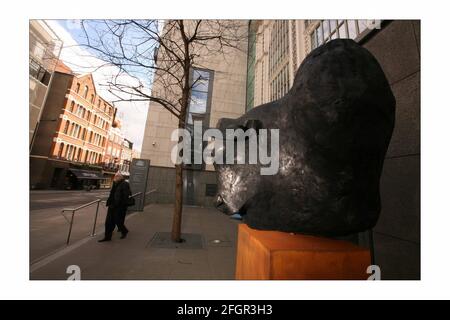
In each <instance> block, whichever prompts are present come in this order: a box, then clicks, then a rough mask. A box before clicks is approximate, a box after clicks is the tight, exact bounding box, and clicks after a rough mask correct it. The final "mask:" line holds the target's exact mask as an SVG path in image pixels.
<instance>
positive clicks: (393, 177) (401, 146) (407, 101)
mask: <svg viewBox="0 0 450 320" xmlns="http://www.w3.org/2000/svg"><path fill="white" fill-rule="evenodd" d="M363 46H364V47H366V48H367V49H369V50H370V51H371V52H372V54H374V55H375V57H376V58H377V60H378V61H379V63H380V64H381V67H382V68H383V70H384V72H385V73H386V76H387V78H388V81H389V83H390V85H391V88H392V91H393V92H394V95H395V98H396V100H397V110H396V124H395V129H394V134H393V137H392V140H391V143H390V146H389V149H388V152H387V155H386V159H385V163H384V169H383V175H382V178H381V198H382V212H381V215H380V219H379V221H378V224H377V226H376V227H375V229H374V244H375V259H376V263H377V264H378V265H380V267H381V272H382V278H383V279H419V278H420V21H409V20H403V21H393V22H390V23H389V24H387V25H386V26H383V28H382V29H381V30H380V31H379V32H377V33H376V34H374V35H373V36H372V37H370V38H369V39H367V40H365V41H364V42H363Z"/></svg>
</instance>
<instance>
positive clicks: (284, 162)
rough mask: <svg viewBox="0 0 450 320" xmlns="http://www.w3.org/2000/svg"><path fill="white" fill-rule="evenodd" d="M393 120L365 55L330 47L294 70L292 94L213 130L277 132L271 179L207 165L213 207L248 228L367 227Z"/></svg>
mask: <svg viewBox="0 0 450 320" xmlns="http://www.w3.org/2000/svg"><path fill="white" fill-rule="evenodd" d="M394 121H395V98H394V96H393V94H392V91H391V89H390V86H389V84H388V81H387V79H386V77H385V75H384V73H383V71H382V69H381V67H380V65H379V64H378V62H377V61H376V59H375V58H374V57H373V55H372V54H371V53H370V52H369V51H368V50H366V49H365V48H363V47H361V46H360V45H358V44H357V43H356V42H354V41H353V40H348V39H345V40H344V39H337V40H332V41H330V42H328V43H326V44H324V45H322V46H320V47H318V48H317V49H315V50H313V51H312V52H311V53H310V54H309V55H308V56H307V57H306V58H305V60H304V61H303V62H302V64H301V66H300V67H299V69H298V72H297V74H296V76H295V80H294V84H293V86H292V88H291V89H290V91H289V92H288V93H287V94H286V95H285V96H284V97H283V98H281V99H279V100H276V101H273V102H270V103H267V104H264V105H261V106H258V107H255V108H253V109H251V110H250V111H248V112H247V113H246V114H244V115H243V116H241V117H240V118H238V119H221V120H220V121H219V125H218V127H219V129H220V130H221V131H225V129H227V128H244V130H245V129H248V128H254V129H256V130H259V129H263V128H265V129H279V140H280V141H279V146H280V149H279V170H278V172H277V174H275V175H266V176H265V175H261V174H260V171H259V167H260V166H261V165H260V164H256V165H255V164H215V168H216V172H217V175H218V196H217V201H216V207H217V208H218V209H220V210H222V211H224V212H226V213H228V214H233V213H235V212H239V213H240V214H241V215H242V216H243V219H244V222H245V223H247V224H248V225H249V226H250V227H252V228H256V229H262V230H279V231H285V232H295V233H304V234H312V235H322V236H341V235H349V234H353V233H356V232H361V231H364V230H367V229H370V228H372V227H373V226H374V225H375V224H376V222H377V220H378V216H379V214H380V210H381V201H380V193H379V180H380V176H381V172H382V168H383V162H384V157H385V154H386V151H387V148H388V145H389V141H390V139H391V135H392V131H393V128H394Z"/></svg>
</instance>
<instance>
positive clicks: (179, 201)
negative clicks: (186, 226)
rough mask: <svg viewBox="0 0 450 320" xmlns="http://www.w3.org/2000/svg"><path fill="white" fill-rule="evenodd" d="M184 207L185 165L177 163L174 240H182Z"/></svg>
mask: <svg viewBox="0 0 450 320" xmlns="http://www.w3.org/2000/svg"><path fill="white" fill-rule="evenodd" d="M182 209H183V165H182V164H177V165H175V208H174V212H173V221H172V241H174V242H181V214H182Z"/></svg>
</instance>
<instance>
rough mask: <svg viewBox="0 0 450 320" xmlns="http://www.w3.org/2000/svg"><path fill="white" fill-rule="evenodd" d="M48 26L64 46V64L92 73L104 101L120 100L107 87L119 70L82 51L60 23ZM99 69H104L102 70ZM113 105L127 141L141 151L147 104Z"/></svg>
mask: <svg viewBox="0 0 450 320" xmlns="http://www.w3.org/2000/svg"><path fill="white" fill-rule="evenodd" d="M47 23H48V25H49V26H50V27H51V28H52V29H53V30H54V32H55V33H56V34H57V35H58V36H59V37H60V38H61V40H62V41H63V42H64V45H63V49H62V51H61V56H60V58H61V60H62V61H63V62H64V63H65V64H66V65H67V66H68V67H69V68H71V69H72V70H73V71H74V72H76V73H92V75H93V77H94V81H95V84H96V88H97V92H98V93H99V94H100V95H101V96H102V98H104V99H106V100H107V101H114V100H117V98H116V97H115V96H114V95H112V94H111V93H110V92H109V91H108V88H107V86H105V85H106V83H107V82H108V80H110V79H111V77H113V76H115V75H116V74H117V73H118V68H117V67H114V66H110V65H108V66H104V65H105V62H104V61H102V60H100V59H98V58H96V57H94V56H92V55H91V54H90V53H89V52H88V51H87V50H85V49H83V48H82V47H80V46H79V45H78V43H77V42H76V41H75V39H73V37H72V36H71V34H70V33H69V32H67V30H66V29H65V28H64V27H62V26H61V25H60V24H59V23H58V21H55V20H49V21H47ZM66 23H67V26H66V27H67V28H69V29H74V28H76V27H77V21H74V20H67V22H66ZM78 23H79V22H78ZM100 66H102V67H101V68H99V67H100ZM120 81H121V83H136V79H134V78H132V77H129V76H126V75H122V76H121V80H120ZM114 105H115V106H116V107H117V109H118V115H119V116H120V118H121V119H122V120H123V121H122V132H123V133H124V136H125V138H127V139H128V140H130V141H131V142H133V143H134V145H133V147H134V148H135V149H137V150H139V151H140V150H141V148H142V142H143V138H144V129H145V122H146V119H147V111H148V102H145V101H133V102H125V101H122V102H116V103H115V104H114Z"/></svg>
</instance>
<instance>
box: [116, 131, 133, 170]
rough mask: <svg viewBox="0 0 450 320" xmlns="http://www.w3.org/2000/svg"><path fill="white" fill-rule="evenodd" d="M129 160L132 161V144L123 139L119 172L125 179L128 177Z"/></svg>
mask: <svg viewBox="0 0 450 320" xmlns="http://www.w3.org/2000/svg"><path fill="white" fill-rule="evenodd" d="M131 160H133V142H131V141H130V140H128V139H123V144H122V153H121V155H120V166H119V171H120V173H122V175H124V176H126V177H128V176H130V165H131Z"/></svg>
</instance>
